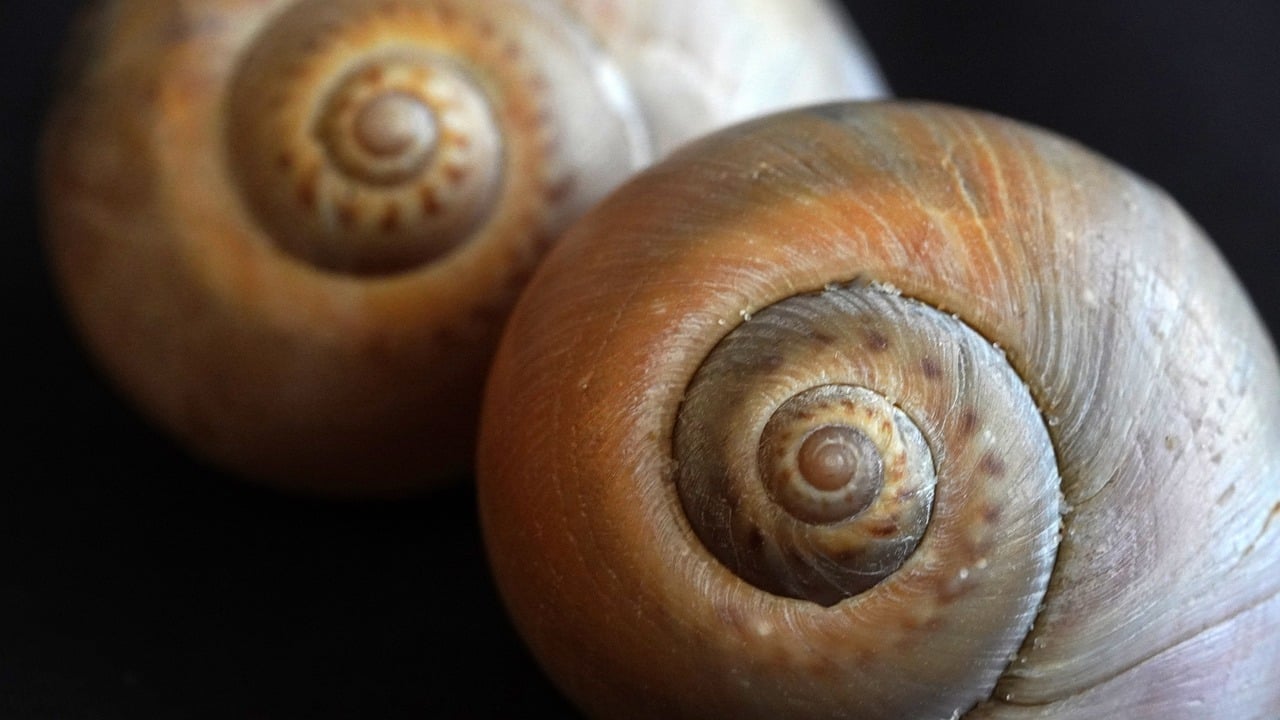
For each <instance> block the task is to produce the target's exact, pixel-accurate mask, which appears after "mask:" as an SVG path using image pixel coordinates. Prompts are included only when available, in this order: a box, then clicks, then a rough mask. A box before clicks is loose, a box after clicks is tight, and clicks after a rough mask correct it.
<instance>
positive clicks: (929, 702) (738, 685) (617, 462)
mask: <svg viewBox="0 0 1280 720" xmlns="http://www.w3.org/2000/svg"><path fill="white" fill-rule="evenodd" d="M917 438H918V439H917ZM1278 448H1280V366H1278V364H1277V361H1276V356H1275V351H1274V349H1273V347H1272V346H1271V344H1270V342H1269V341H1268V339H1267V338H1266V335H1265V333H1264V332H1263V331H1262V330H1261V326H1260V325H1259V324H1258V323H1257V321H1256V316H1255V315H1254V314H1253V313H1252V312H1251V310H1250V308H1249V305H1248V302H1247V299H1246V298H1245V297H1244V296H1243V295H1242V293H1241V292H1240V290H1239V288H1238V286H1236V285H1235V284H1234V282H1233V280H1232V278H1231V276H1230V273H1229V272H1227V270H1226V269H1225V267H1224V266H1223V264H1222V263H1221V260H1220V259H1219V258H1218V257H1217V256H1216V255H1215V254H1214V252H1213V250H1212V246H1211V245H1210V244H1209V243H1208V242H1207V241H1206V240H1205V238H1204V237H1203V235H1201V234H1200V233H1199V231H1198V230H1197V229H1196V228H1195V226H1194V225H1193V224H1192V223H1190V222H1188V220H1187V218H1186V216H1185V214H1183V213H1181V212H1180V211H1179V210H1178V209H1177V207H1176V206H1174V205H1173V204H1172V203H1171V202H1170V201H1169V200H1168V198H1167V197H1165V196H1164V195H1162V194H1161V193H1159V192H1158V191H1157V190H1155V189H1153V188H1152V187H1151V186H1150V185H1149V184H1147V183H1145V182H1143V181H1141V180H1140V179H1138V178H1135V177H1134V176H1133V175H1131V174H1129V173H1127V172H1125V171H1124V170H1122V169H1120V168H1117V167H1116V166H1114V165H1112V164H1110V163H1107V162H1106V161H1104V160H1102V159H1100V158H1098V157H1097V156H1096V155H1093V154H1091V153H1089V152H1087V151H1084V150H1083V149H1081V148H1080V147H1078V146H1075V145H1073V144H1071V143H1069V142H1066V141H1063V140H1062V139H1061V138H1056V137H1054V136H1052V135H1050V134H1048V133H1045V132H1043V131H1039V130H1036V129H1034V128H1028V127H1025V126H1022V125H1019V124H1017V123H1014V122H1010V121H1007V120H1002V119H999V118H994V117H991V116H989V115H983V114H980V113H974V112H970V111H964V110H958V109H955V108H946V107H940V106H936V105H926V104H912V103H901V104H899V103H884V104H871V103H869V104H847V105H833V106H821V107H815V108H810V109H805V110H797V111H793V112H789V113H785V114H782V115H779V116H776V117H773V118H769V119H766V120H761V121H757V122H753V123H748V124H745V125H741V126H738V127H736V128H733V129H729V130H726V131H724V132H720V133H716V134H714V135H712V136H709V137H707V138H705V139H703V140H702V141H700V142H698V143H697V144H695V145H693V146H690V147H689V148H687V149H686V150H685V151H683V152H680V153H677V154H675V155H673V156H672V157H671V158H670V159H668V160H667V161H665V162H663V163H661V164H659V165H657V166H655V167H654V168H652V169H651V170H649V171H647V172H645V173H642V174H640V175H639V176H637V177H636V178H635V179H633V180H632V181H631V182H629V183H628V185H627V186H626V187H624V188H623V189H621V190H620V191H618V192H617V193H615V194H613V195H612V196H611V197H610V198H608V199H606V200H605V201H604V202H603V203H602V204H601V205H600V206H598V207H597V208H596V209H595V210H593V211H592V212H590V213H588V214H587V215H586V216H584V217H583V219H582V220H581V221H580V222H579V223H577V224H576V225H575V226H574V228H573V229H571V230H570V231H569V232H568V233H567V234H566V236H565V237H564V238H563V240H562V241H561V243H560V244H558V245H557V248H556V250H555V251H554V252H553V253H552V254H551V255H550V256H549V257H548V259H547V261H546V263H545V264H544V265H543V266H542V268H541V269H540V270H539V272H538V274H537V275H536V276H535V278H534V279H533V281H532V282H531V284H530V286H529V288H528V290H527V292H526V293H525V294H524V296H523V297H522V299H521V301H520V303H519V304H518V305H517V307H516V310H515V313H514V314H513V316H512V318H511V322H510V324H509V325H508V327H507V329H506V334H505V335H504V340H503V343H502V346H501V347H500V349H499V351H498V354H497V357H496V360H495V363H494V367H493V369H492V371H491V374H490V379H489V385H488V389H487V391H486V401H485V413H484V416H483V420H482V423H481V435H480V443H479V467H478V482H479V505H480V509H481V517H482V520H483V523H484V530H485V537H486V542H487V544H488V547H489V556H490V559H491V561H492V563H493V567H494V571H495V577H496V578H497V581H498V586H499V588H500V589H501V590H502V593H503V595H504V598H505V599H506V602H507V605H508V607H510V608H511V610H512V614H513V617H514V618H515V621H516V625H517V627H518V628H519V629H520V631H521V632H522V633H523V635H524V636H525V638H526V639H527V640H528V642H529V645H530V647H532V648H533V650H534V652H535V654H536V655H537V657H538V658H539V659H540V660H541V661H542V662H543V664H544V665H545V667H546V668H547V669H548V671H549V673H550V674H551V676H552V677H553V678H555V679H556V681H557V682H558V683H559V684H560V686H561V688H563V689H564V691H565V692H566V694H568V695H569V696H570V697H572V698H574V699H575V700H576V701H577V702H578V703H579V704H581V706H582V707H583V708H584V709H586V710H587V712H588V713H590V714H592V715H594V716H597V717H602V718H604V717H607V718H617V717H631V718H650V717H673V718H675V717H679V718H707V717H733V718H779V717H785V718H854V719H856V720H903V719H904V718H912V719H913V720H939V719H946V718H952V719H954V718H959V717H962V716H963V717H965V718H966V719H967V720H978V719H979V718H981V719H982V720H1048V719H1050V718H1052V719H1053V720H1096V718H1100V717H1125V718H1142V719H1143V720H1164V719H1165V718H1171V717H1177V718H1200V717H1206V716H1213V717H1231V718H1249V720H1270V719H1271V718H1274V717H1277V713H1278V712H1280V684H1278V683H1277V682H1276V671H1277V668H1280V642H1277V640H1276V638H1278V637H1280V521H1278V519H1280V455H1278V454H1277V449H1278ZM931 475H932V477H933V478H936V481H935V480H934V479H932V478H931ZM930 484H932V490H931V491H930V490H929V489H928V487H929V486H930ZM930 492H931V493H932V499H930V497H929V495H930ZM926 513H927V518H926Z"/></svg>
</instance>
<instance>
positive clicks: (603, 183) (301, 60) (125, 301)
mask: <svg viewBox="0 0 1280 720" xmlns="http://www.w3.org/2000/svg"><path fill="white" fill-rule="evenodd" d="M69 59H70V63H69V64H70V67H69V70H68V73H67V76H68V79H67V81H66V82H65V83H64V87H63V92H62V98H61V100H60V102H59V103H58V105H57V107H56V108H55V110H54V112H53V116H52V118H51V120H50V125H49V130H48V133H47V136H46V143H45V159H44V168H43V174H42V181H43V186H44V188H43V190H44V196H45V199H46V219H47V223H46V224H47V227H48V248H49V253H50V257H51V260H52V263H53V266H54V270H55V273H56V275H57V277H58V280H59V284H60V287H61V289H62V291H63V293H64V295H65V297H66V299H67V303H68V305H69V308H70V310H71V312H72V314H73V316H74V317H75V320H76V322H77V324H78V326H79V328H80V330H81V331H82V333H83V334H84V336H85V338H86V340H87V343H88V345H89V347H90V348H91V349H92V350H93V351H94V353H95V354H96V355H97V356H98V357H99V359H100V360H101V362H102V364H103V365H104V366H105V368H106V370H107V371H108V372H109V374H110V375H112V376H113V378H114V379H115V380H116V381H117V382H118V384H119V385H120V386H121V387H122V388H123V389H124V390H125V391H126V392H127V393H128V394H129V395H130V396H132V397H133V398H134V399H135V400H136V401H137V402H138V404H139V405H140V406H141V407H142V409H143V410H144V411H145V412H146V413H147V414H148V415H149V416H151V417H153V418H155V419H157V420H158V421H159V422H161V423H162V424H163V425H165V426H166V427H168V428H169V429H171V430H172V431H173V432H174V433H175V434H176V435H177V436H178V437H179V438H180V439H181V440H183V441H184V442H185V443H187V444H188V445H189V446H191V447H193V448H194V449H195V450H196V451H197V452H198V453H199V454H201V455H202V456H205V457H208V458H211V459H213V460H215V461H217V462H219V463H221V464H223V465H225V466H228V467H230V468H232V469H234V470H237V471H239V472H242V473H244V474H247V475H250V476H254V477H257V478H261V479H266V480H269V481H271V482H274V483H277V484H280V485H284V486H289V487H298V488H302V487H306V488H310V489H313V490H320V491H323V492H334V493H380V492H399V491H404V490H407V489H410V488H413V487H420V486H422V485H424V484H429V483H430V482H431V479H432V478H439V477H441V476H446V475H448V474H449V473H451V472H455V471H457V470H458V469H460V468H461V467H463V466H465V465H466V463H467V461H468V458H469V456H470V451H471V447H472V440H471V437H472V433H473V430H474V424H475V415H476V412H477V410H476V406H477V403H478V396H479V392H480V386H481V382H482V378H483V377H484V372H485V369H486V368H487V366H488V360H489V356H490V354H491V352H492V348H493V346H494V345H495V344H496V340H497V336H498V332H499V330H500V328H501V326H502V323H503V320H504V318H505V316H506V313H507V311H508V308H509V306H510V305H511V303H512V302H513V301H514V298H515V296H516V294H517V293H518V291H519V290H520V288H521V287H522V286H523V283H524V281H525V279H526V278H527V277H528V275H529V274H530V273H531V272H532V269H533V267H534V266H535V264H536V263H537V261H538V260H539V258H540V257H541V255H542V253H543V252H544V251H545V250H546V249H547V247H548V246H549V245H550V244H551V243H552V242H553V241H554V239H555V238H556V236H557V234H558V233H559V232H560V230H561V229H562V228H563V227H564V226H565V225H566V224H567V223H568V222H569V221H570V220H571V219H573V218H575V217H576V216H577V215H578V214H580V213H581V212H582V211H583V210H585V209H586V208H587V207H588V206H589V205H590V204H591V203H592V202H594V201H595V200H596V199H597V198H599V197H600V196H602V195H603V194H604V193H606V192H607V191H609V190H610V189H612V188H613V187H614V186H616V185H617V184H618V183H620V182H621V181H622V180H623V179H625V178H626V177H627V176H628V175H630V174H631V173H632V172H634V171H635V170H636V169H638V168H640V167H643V166H644V165H647V164H648V163H650V162H651V161H652V160H654V159H655V158H658V157H661V156H663V155H665V154H666V153H667V152H668V151H670V150H671V149H672V148H674V147H675V146H676V145H678V144H680V143H681V142H683V141H684V140H686V139H688V138H689V137H692V136H694V135H696V134H700V133H703V132H706V131H708V130H710V129H713V128H714V127H717V126H719V125H722V124H724V123H726V122H729V121H731V120H736V119H740V118H743V117H747V116H751V115H756V114H760V113H762V112H765V111H768V110H771V109H774V108H777V107H780V106H783V105H789V104H796V103H801V102H807V101H812V100H816V99H821V98H832V97H856V96H867V95H873V94H877V93H880V92H882V91H883V89H882V86H881V85H880V83H879V80H878V77H877V75H876V72H875V69H874V66H873V65H872V64H871V63H870V61H869V60H868V59H867V58H866V56H865V53H864V52H863V50H862V48H861V46H860V44H859V42H858V40H857V39H856V36H854V35H853V34H852V31H851V29H849V28H848V27H847V26H846V25H845V23H844V21H843V18H841V17H840V16H839V15H838V14H836V13H835V12H834V11H833V10H832V9H831V8H830V7H828V6H826V5H825V4H823V3H821V2H818V1H817V0H804V1H803V2H770V1H768V0H752V1H751V2H746V3H729V2H727V1H721V0H717V1H716V2H710V3H683V2H659V3H640V2H614V1H608V2H606V1H602V0H572V1H570V0H564V1H553V0H492V1H491V2H484V3H473V2H460V1H459V0H268V1H265V2H264V1H260V0H183V1H180V2H169V3H157V2H151V1H150V0H111V1H108V2H103V3H100V4H99V5H97V6H95V8H94V10H93V11H92V12H91V13H90V14H88V15H87V16H86V19H85V22H84V23H83V27H82V31H81V33H80V34H79V36H78V37H77V38H76V39H75V40H74V42H73V47H72V51H71V53H70V55H69Z"/></svg>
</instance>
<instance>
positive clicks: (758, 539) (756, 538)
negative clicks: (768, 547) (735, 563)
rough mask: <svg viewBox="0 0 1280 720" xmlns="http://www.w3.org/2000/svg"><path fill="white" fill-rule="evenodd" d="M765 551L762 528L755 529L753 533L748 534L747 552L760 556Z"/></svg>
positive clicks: (752, 530)
mask: <svg viewBox="0 0 1280 720" xmlns="http://www.w3.org/2000/svg"><path fill="white" fill-rule="evenodd" d="M763 549H764V534H763V533H761V532H760V528H758V527H753V528H751V532H749V533H747V550H748V551H749V552H751V553H755V554H758V553H759V552H760V551H761V550H763Z"/></svg>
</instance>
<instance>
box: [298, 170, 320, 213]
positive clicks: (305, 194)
mask: <svg viewBox="0 0 1280 720" xmlns="http://www.w3.org/2000/svg"><path fill="white" fill-rule="evenodd" d="M298 202H299V203H301V204H302V207H304V208H306V209H308V210H314V209H315V208H316V178H315V176H314V175H310V176H308V177H305V178H303V179H302V180H301V181H300V182H299V183H298Z"/></svg>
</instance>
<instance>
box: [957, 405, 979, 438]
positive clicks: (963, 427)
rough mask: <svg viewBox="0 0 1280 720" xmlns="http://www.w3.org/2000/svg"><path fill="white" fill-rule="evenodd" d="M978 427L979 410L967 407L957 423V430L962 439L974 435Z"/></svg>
mask: <svg viewBox="0 0 1280 720" xmlns="http://www.w3.org/2000/svg"><path fill="white" fill-rule="evenodd" d="M977 429H978V412H977V411H976V410H974V409H973V408H965V410H964V412H962V413H960V421H959V422H958V423H956V431H957V432H958V433H959V437H960V438H961V439H967V438H970V437H972V436H973V433H974V432H975V431H977Z"/></svg>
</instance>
